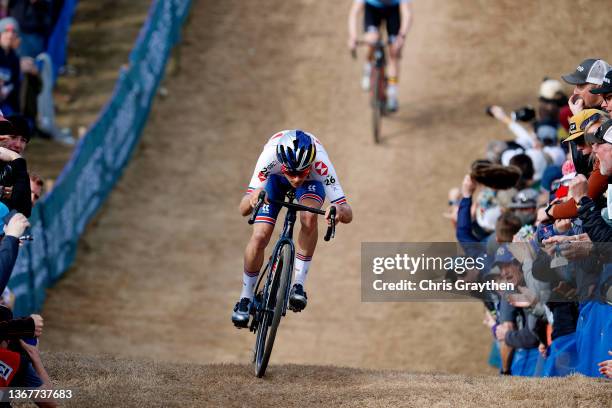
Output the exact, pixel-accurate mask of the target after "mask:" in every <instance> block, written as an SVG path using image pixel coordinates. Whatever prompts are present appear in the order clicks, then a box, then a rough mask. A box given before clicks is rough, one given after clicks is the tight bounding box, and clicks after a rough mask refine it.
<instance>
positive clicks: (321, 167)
mask: <svg viewBox="0 0 612 408" xmlns="http://www.w3.org/2000/svg"><path fill="white" fill-rule="evenodd" d="M315 171H316V172H317V173H318V174H319V176H323V177H325V176H327V171H328V167H327V165H326V164H325V163H323V162H322V161H318V162H315Z"/></svg>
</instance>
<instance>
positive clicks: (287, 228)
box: [251, 208, 297, 331]
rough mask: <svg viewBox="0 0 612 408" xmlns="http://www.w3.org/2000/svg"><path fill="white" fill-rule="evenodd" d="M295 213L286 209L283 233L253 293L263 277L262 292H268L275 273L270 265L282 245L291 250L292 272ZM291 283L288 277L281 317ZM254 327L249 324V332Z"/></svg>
mask: <svg viewBox="0 0 612 408" xmlns="http://www.w3.org/2000/svg"><path fill="white" fill-rule="evenodd" d="M296 213H297V211H296V210H294V209H292V208H288V209H287V215H286V216H285V223H284V226H283V231H282V232H281V234H280V237H279V239H278V241H277V242H276V244H275V245H274V249H273V250H272V254H271V255H270V258H269V259H268V263H267V264H266V267H265V268H264V273H262V274H261V275H260V276H259V280H258V281H257V285H255V293H257V292H258V289H259V287H260V285H261V281H262V280H263V278H264V276H265V277H266V283H265V285H264V288H263V292H264V293H267V292H268V287H269V286H270V285H271V284H272V281H273V278H274V274H275V272H276V271H275V270H273V269H272V268H273V267H275V266H276V265H272V262H273V261H275V260H276V259H278V257H279V254H280V250H281V248H282V247H283V246H284V245H289V247H290V248H291V271H293V262H294V259H295V244H294V243H293V227H294V226H295V221H296V219H297V214H296ZM291 281H292V276H289V284H288V285H287V290H286V291H285V292H286V293H285V296H284V299H285V302H284V305H283V316H285V314H286V313H287V302H288V301H289V290H290V288H291ZM255 306H256V307H255V309H256V310H257V309H259V307H258V306H259V305H257V304H256V305H255ZM268 311H269V312H270V311H271V310H268ZM256 320H259V319H254V320H253V323H255V321H256ZM255 327H256V326H255ZM255 327H254V325H253V324H251V331H255Z"/></svg>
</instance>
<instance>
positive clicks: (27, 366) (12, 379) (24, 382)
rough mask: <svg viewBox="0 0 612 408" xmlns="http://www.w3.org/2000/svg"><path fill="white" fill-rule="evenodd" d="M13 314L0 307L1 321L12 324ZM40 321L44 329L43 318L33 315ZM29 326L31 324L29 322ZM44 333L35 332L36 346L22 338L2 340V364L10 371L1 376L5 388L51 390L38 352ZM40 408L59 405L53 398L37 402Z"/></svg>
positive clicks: (0, 360) (32, 317) (0, 358)
mask: <svg viewBox="0 0 612 408" xmlns="http://www.w3.org/2000/svg"><path fill="white" fill-rule="evenodd" d="M12 319H13V313H12V312H11V310H10V309H9V308H7V307H5V306H0V321H2V322H10V321H12ZM30 319H32V320H34V321H35V322H36V321H38V323H39V326H40V328H41V329H42V318H41V317H40V316H38V315H32V316H31V318H30ZM30 319H27V321H28V324H29V320H30ZM41 334H42V331H41V330H39V331H38V332H36V331H35V332H34V335H35V336H36V337H35V338H34V341H35V343H36V345H32V344H29V343H27V342H25V341H24V340H22V339H21V338H15V337H14V336H10V337H4V338H2V339H0V362H1V363H2V364H3V365H4V366H5V367H7V368H10V370H6V371H5V373H6V375H3V376H0V385H1V386H3V387H27V388H38V389H51V388H52V383H51V380H50V379H49V375H48V374H47V370H46V369H45V367H44V365H43V363H42V360H41V358H40V352H39V350H38V337H39V336H40V335H41ZM36 405H38V406H39V407H56V406H57V403H56V402H55V401H54V400H53V399H52V398H51V399H49V400H46V401H43V402H41V401H36Z"/></svg>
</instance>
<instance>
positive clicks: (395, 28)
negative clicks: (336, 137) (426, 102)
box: [348, 0, 413, 112]
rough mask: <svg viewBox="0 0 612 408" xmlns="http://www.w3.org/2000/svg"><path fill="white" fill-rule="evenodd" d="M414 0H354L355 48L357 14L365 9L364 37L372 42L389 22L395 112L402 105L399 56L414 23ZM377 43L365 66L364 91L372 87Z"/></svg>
mask: <svg viewBox="0 0 612 408" xmlns="http://www.w3.org/2000/svg"><path fill="white" fill-rule="evenodd" d="M411 2H412V0H354V1H353V5H352V7H351V10H350V12H349V20H348V31H349V39H348V46H349V49H350V50H351V51H353V50H354V49H355V47H356V46H357V16H358V15H359V13H360V12H361V10H363V11H364V31H365V36H364V39H365V41H366V42H368V43H369V44H372V45H373V44H375V43H376V42H377V41H378V40H379V39H380V32H379V27H380V25H381V23H382V21H383V20H385V25H386V26H387V37H388V40H389V66H388V71H387V74H388V77H389V78H388V85H387V110H388V111H390V112H395V111H397V109H398V102H397V83H398V79H399V60H400V58H401V54H402V47H403V46H404V41H405V40H406V34H408V31H409V30H410V26H411V25H412V14H413V13H412V4H411ZM373 55H374V47H373V46H371V47H370V50H369V52H368V55H367V61H366V63H365V65H364V68H363V78H362V80H361V87H362V88H363V90H364V91H368V90H369V89H370V72H371V71H372V59H373Z"/></svg>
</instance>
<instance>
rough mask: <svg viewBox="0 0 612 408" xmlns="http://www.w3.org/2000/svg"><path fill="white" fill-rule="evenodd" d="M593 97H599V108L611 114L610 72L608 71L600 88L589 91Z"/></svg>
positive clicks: (611, 72)
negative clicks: (600, 99)
mask: <svg viewBox="0 0 612 408" xmlns="http://www.w3.org/2000/svg"><path fill="white" fill-rule="evenodd" d="M589 92H591V93H592V94H594V95H601V98H602V101H601V107H602V109H605V110H606V111H607V112H608V113H612V70H610V71H608V73H607V74H606V76H605V77H604V79H603V84H602V86H601V87H600V88H595V89H591V90H590V91H589Z"/></svg>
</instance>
